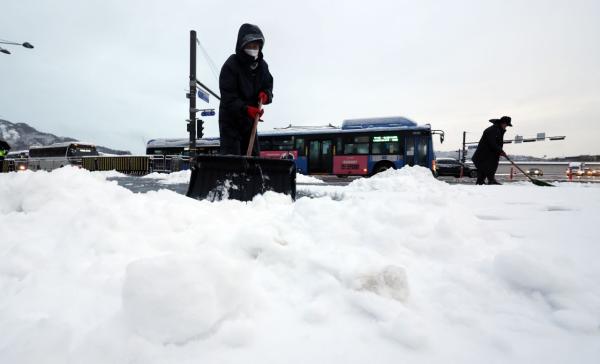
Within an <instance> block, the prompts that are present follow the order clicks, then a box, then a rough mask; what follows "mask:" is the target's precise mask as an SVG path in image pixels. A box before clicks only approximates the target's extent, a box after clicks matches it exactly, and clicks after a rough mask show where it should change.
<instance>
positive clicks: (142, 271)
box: [0, 167, 600, 363]
mask: <svg viewBox="0 0 600 364" xmlns="http://www.w3.org/2000/svg"><path fill="white" fill-rule="evenodd" d="M181 178H183V177H181ZM301 188H303V189H308V190H309V191H308V192H310V193H311V194H312V195H313V196H320V197H315V198H307V197H305V198H301V199H299V200H298V201H296V202H294V203H293V202H292V201H290V200H289V198H288V197H286V196H283V195H277V194H274V193H268V194H266V195H264V196H259V197H257V198H255V200H254V201H252V202H250V203H241V202H237V201H223V202H216V203H210V202H204V201H196V200H192V199H189V198H186V197H185V196H182V195H178V194H176V193H174V192H172V191H168V190H160V191H158V192H149V193H132V192H130V191H129V190H127V189H125V188H122V187H120V186H118V185H117V183H116V182H114V181H107V176H106V175H103V174H98V173H89V172H86V171H84V170H79V169H73V168H62V169H60V170H56V171H54V172H52V173H46V172H36V173H33V172H29V171H28V172H24V173H10V174H0V231H1V232H2V237H1V238H0V363H402V362H406V363H598V362H600V264H598V259H600V258H599V257H600V244H599V243H598V242H599V241H600V238H599V236H600V229H599V227H598V221H599V219H598V218H599V216H600V186H597V187H596V186H591V185H583V184H572V185H571V184H563V185H560V186H559V187H557V188H542V187H536V186H533V185H531V184H519V185H518V184H512V185H504V186H472V185H471V186H465V185H454V186H450V185H448V184H446V183H444V182H440V181H437V180H435V179H433V178H432V177H431V174H430V172H429V171H427V170H425V169H421V168H419V167H416V168H404V169H402V170H400V171H388V172H386V173H385V174H384V175H381V176H376V177H374V178H370V179H360V180H356V181H354V182H352V183H351V184H349V185H348V186H345V187H331V186H301Z"/></svg>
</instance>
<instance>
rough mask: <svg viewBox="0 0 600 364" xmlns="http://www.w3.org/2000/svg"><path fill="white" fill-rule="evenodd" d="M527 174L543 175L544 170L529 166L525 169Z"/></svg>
mask: <svg viewBox="0 0 600 364" xmlns="http://www.w3.org/2000/svg"><path fill="white" fill-rule="evenodd" d="M525 173H527V175H529V176H543V175H544V172H543V171H542V170H541V169H539V168H529V169H528V170H526V171H525Z"/></svg>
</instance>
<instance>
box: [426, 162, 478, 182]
mask: <svg viewBox="0 0 600 364" xmlns="http://www.w3.org/2000/svg"><path fill="white" fill-rule="evenodd" d="M435 165H436V168H437V175H438V176H453V177H456V178H460V177H461V169H462V176H464V177H471V178H476V177H477V169H476V168H475V166H473V165H469V164H463V163H461V162H460V161H458V160H456V159H454V158H438V159H436V160H435Z"/></svg>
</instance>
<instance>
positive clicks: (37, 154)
mask: <svg viewBox="0 0 600 364" xmlns="http://www.w3.org/2000/svg"><path fill="white" fill-rule="evenodd" d="M97 155H98V151H97V150H96V146H95V145H93V144H89V143H81V142H64V143H55V144H51V145H47V146H34V147H30V148H29V166H28V167H29V169H30V170H32V171H38V170H45V171H51V170H53V169H56V168H61V167H64V166H67V165H74V166H81V164H82V157H88V156H97Z"/></svg>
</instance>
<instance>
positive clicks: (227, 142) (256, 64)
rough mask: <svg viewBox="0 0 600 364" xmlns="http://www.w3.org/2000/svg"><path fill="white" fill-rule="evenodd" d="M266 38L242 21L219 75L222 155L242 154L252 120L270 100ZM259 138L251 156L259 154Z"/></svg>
mask: <svg viewBox="0 0 600 364" xmlns="http://www.w3.org/2000/svg"><path fill="white" fill-rule="evenodd" d="M264 45H265V38H264V36H263V33H262V32H261V30H260V28H259V27H258V26H256V25H253V24H242V26H241V27H240V30H239V31H238V37H237V42H236V46H235V54H232V55H231V56H230V57H229V58H228V59H227V61H225V64H223V67H222V68H221V74H220V75H219V89H220V90H221V103H220V105H219V134H220V139H221V147H220V152H221V154H230V155H245V154H246V150H247V148H248V145H249V144H250V139H251V134H252V129H253V125H254V121H255V120H256V118H257V117H260V116H262V115H263V112H264V110H262V108H261V107H260V106H261V105H266V104H270V103H271V101H272V100H273V76H272V75H271V73H270V72H269V66H268V65H267V62H265V60H264V58H263V52H262V50H263V47H264ZM259 151H260V149H259V146H258V140H257V141H256V142H254V143H253V147H252V155H253V156H258V155H259Z"/></svg>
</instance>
